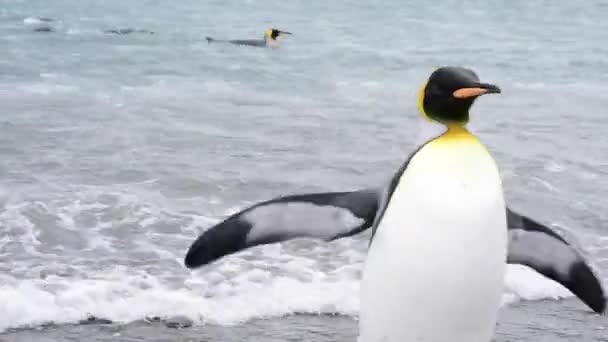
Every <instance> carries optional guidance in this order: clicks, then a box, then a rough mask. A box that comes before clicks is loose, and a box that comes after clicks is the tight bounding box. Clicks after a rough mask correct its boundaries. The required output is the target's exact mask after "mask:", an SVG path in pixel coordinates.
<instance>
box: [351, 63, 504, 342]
mask: <svg viewBox="0 0 608 342" xmlns="http://www.w3.org/2000/svg"><path fill="white" fill-rule="evenodd" d="M496 93H500V89H499V88H498V87H497V86H495V85H492V84H488V83H481V82H480V81H479V78H478V77H477V75H476V74H475V73H474V72H473V71H471V70H469V69H464V68H458V67H443V68H439V69H437V70H436V71H435V72H433V73H432V74H431V76H430V78H429V80H428V82H427V84H426V85H425V86H424V87H423V89H422V91H421V93H420V99H419V107H420V110H421V112H422V114H423V116H424V117H425V118H426V119H428V120H429V121H431V122H433V123H438V124H441V125H443V126H444V127H445V131H444V132H443V133H442V134H440V135H439V136H437V137H435V138H433V139H431V140H429V141H427V142H426V143H424V144H422V145H421V146H420V147H419V148H418V149H417V150H416V151H415V152H414V153H412V154H411V155H410V156H409V158H408V159H407V161H406V162H405V163H404V165H403V166H402V167H401V169H400V170H399V171H398V172H397V173H396V174H395V176H394V177H393V179H392V181H391V184H390V186H389V187H388V188H387V191H386V192H385V194H384V196H383V201H382V204H381V208H380V214H379V215H378V216H377V217H376V222H375V223H374V224H373V229H374V232H375V233H374V234H373V236H372V240H371V241H370V247H369V251H368V255H367V259H366V261H365V265H364V269H363V276H362V284H361V309H360V315H359V327H360V338H359V341H360V342H380V341H387V342H390V341H394V342H397V341H428V342H452V341H459V342H473V341H476V342H488V341H491V339H492V336H493V334H494V328H495V325H496V320H497V316H498V309H499V307H500V302H501V297H502V292H503V287H504V276H505V272H506V265H507V240H508V236H507V216H506V212H505V209H504V208H505V201H504V196H503V189H502V182H501V178H500V174H499V172H498V167H497V166H496V163H495V161H494V159H493V158H492V156H491V155H490V153H489V152H488V150H487V149H486V148H485V147H484V146H483V144H482V143H481V142H480V141H479V140H478V139H477V137H475V135H473V134H472V133H470V132H469V131H468V130H467V128H466V124H467V123H468V121H469V109H470V107H471V106H472V104H473V102H474V101H475V100H476V99H477V98H478V97H480V96H482V95H485V94H496Z"/></svg>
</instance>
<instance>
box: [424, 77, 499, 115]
mask: <svg viewBox="0 0 608 342" xmlns="http://www.w3.org/2000/svg"><path fill="white" fill-rule="evenodd" d="M498 93H500V88H498V87H497V86H495V85H493V84H489V83H481V82H480V81H479V77H477V74H475V72H474V71H472V70H469V69H465V68H461V67H442V68H439V69H437V70H435V71H434V72H433V73H432V74H431V76H430V77H429V79H428V81H427V82H426V84H425V86H424V87H423V88H422V90H421V91H420V97H419V101H418V105H419V107H420V111H421V112H422V114H423V115H424V116H425V117H426V118H428V119H430V120H434V121H438V122H441V123H444V124H448V123H458V124H462V125H464V124H466V123H467V122H468V121H469V108H471V105H472V104H473V101H475V99H477V98H478V97H479V96H481V95H485V94H498Z"/></svg>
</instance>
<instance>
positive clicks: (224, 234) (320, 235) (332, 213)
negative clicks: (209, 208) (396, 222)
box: [184, 189, 379, 268]
mask: <svg viewBox="0 0 608 342" xmlns="http://www.w3.org/2000/svg"><path fill="white" fill-rule="evenodd" d="M378 199H379V191H377V190H376V189H363V190H359V191H347V192H323V193H312V194H301V195H291V196H285V197H277V198H274V199H271V200H269V201H265V202H260V203H257V204H255V205H253V206H250V207H248V208H245V209H243V210H241V211H239V212H238V213H236V214H234V215H232V216H230V217H228V218H227V219H225V220H223V221H222V222H220V223H218V224H216V225H214V226H213V227H211V228H209V229H207V230H206V231H205V232H203V233H202V234H201V235H200V236H199V237H198V238H197V239H196V241H194V243H193V244H192V245H191V246H190V248H189V249H188V252H187V254H186V258H185V260H184V263H185V265H186V267H188V268H196V267H200V266H203V265H205V264H208V263H210V262H213V261H215V260H217V259H219V258H221V257H223V256H226V255H229V254H233V253H236V252H238V251H241V250H243V249H246V248H250V247H254V246H257V245H262V244H268V243H274V242H280V241H286V240H290V239H295V238H314V239H320V240H325V241H331V240H334V239H338V238H341V237H345V236H350V235H354V234H357V233H360V232H361V231H363V230H365V229H367V228H369V227H370V226H371V224H372V221H373V220H374V217H375V216H376V212H377V210H378Z"/></svg>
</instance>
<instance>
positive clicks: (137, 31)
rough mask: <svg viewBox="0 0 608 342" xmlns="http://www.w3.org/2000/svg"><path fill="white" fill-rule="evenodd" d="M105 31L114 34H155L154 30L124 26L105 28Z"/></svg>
mask: <svg viewBox="0 0 608 342" xmlns="http://www.w3.org/2000/svg"><path fill="white" fill-rule="evenodd" d="M103 32H104V33H112V34H130V33H145V34H154V32H152V31H148V30H136V29H132V28H122V29H118V30H105V31H103Z"/></svg>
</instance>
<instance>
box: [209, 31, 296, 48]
mask: <svg viewBox="0 0 608 342" xmlns="http://www.w3.org/2000/svg"><path fill="white" fill-rule="evenodd" d="M283 35H291V33H290V32H287V31H281V30H277V29H275V28H269V29H268V30H266V32H264V39H234V40H223V39H215V38H211V37H205V39H207V42H208V43H229V44H234V45H246V46H255V47H271V48H277V47H279V41H280V39H281V36H283Z"/></svg>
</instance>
